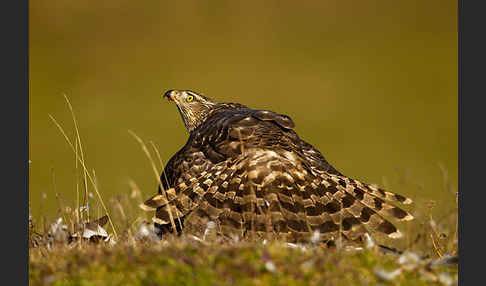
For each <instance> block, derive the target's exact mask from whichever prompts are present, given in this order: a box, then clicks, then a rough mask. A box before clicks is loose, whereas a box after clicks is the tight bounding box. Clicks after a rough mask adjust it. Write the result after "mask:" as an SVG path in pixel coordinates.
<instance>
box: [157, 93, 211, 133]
mask: <svg viewBox="0 0 486 286" xmlns="http://www.w3.org/2000/svg"><path fill="white" fill-rule="evenodd" d="M163 97H166V98H167V99H168V100H169V101H173V102H175V104H176V105H177V109H179V112H180V113H181V116H182V120H183V121H184V125H186V128H187V130H188V131H189V132H191V131H192V130H194V129H196V127H198V126H199V125H200V124H201V123H203V122H204V121H205V120H206V119H207V118H208V116H209V114H210V112H211V110H212V108H213V107H214V105H216V102H214V101H212V100H211V99H209V98H207V97H206V96H204V95H202V94H198V93H195V92H193V91H190V90H175V89H171V90H169V91H166V92H165V93H164V95H163Z"/></svg>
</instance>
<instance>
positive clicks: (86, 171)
mask: <svg viewBox="0 0 486 286" xmlns="http://www.w3.org/2000/svg"><path fill="white" fill-rule="evenodd" d="M49 117H50V118H51V120H52V121H53V122H54V124H56V126H57V128H59V130H60V131H61V133H62V135H63V136H64V138H65V139H66V141H67V142H68V144H69V146H70V147H71V149H72V150H73V152H76V149H75V148H74V145H73V143H72V142H71V140H69V137H68V136H67V135H66V132H64V129H63V128H62V126H61V125H60V124H59V123H58V122H57V121H56V119H54V117H53V116H52V115H50V114H49ZM77 159H78V161H79V163H80V164H81V166H83V169H84V172H85V174H86V176H87V178H88V179H89V181H90V182H91V184H92V185H93V187H94V190H95V192H96V195H98V198H99V199H100V203H101V206H102V207H103V209H104V211H105V212H106V214H107V215H108V220H109V222H110V226H111V228H112V229H113V234H114V235H115V239H118V235H117V232H116V229H115V226H114V225H113V221H112V220H111V215H110V214H109V212H108V209H107V208H106V205H105V203H104V202H103V198H102V197H101V194H100V192H99V191H98V187H97V186H96V183H95V181H94V180H93V178H92V177H91V175H90V174H89V171H88V168H86V166H85V164H84V161H83V160H82V159H81V158H79V157H77Z"/></svg>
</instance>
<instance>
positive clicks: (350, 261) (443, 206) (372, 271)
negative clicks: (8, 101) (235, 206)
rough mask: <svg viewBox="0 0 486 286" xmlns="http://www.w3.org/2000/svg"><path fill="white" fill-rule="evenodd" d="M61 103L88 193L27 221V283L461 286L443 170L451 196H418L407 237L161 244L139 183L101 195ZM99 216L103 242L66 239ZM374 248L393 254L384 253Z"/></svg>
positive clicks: (184, 238)
mask: <svg viewBox="0 0 486 286" xmlns="http://www.w3.org/2000/svg"><path fill="white" fill-rule="evenodd" d="M66 101H67V103H68V106H69V108H70V110H71V114H72V117H73V121H74V123H75V128H76V133H75V134H76V138H75V139H74V140H70V139H69V137H68V136H67V135H66V133H65V132H64V130H63V128H62V126H61V125H60V124H59V123H57V121H56V120H55V119H54V117H52V116H51V119H52V120H53V121H54V123H55V124H56V125H57V126H58V128H59V130H60V131H61V133H62V134H63V136H64V138H65V139H66V141H67V142H68V144H69V146H70V148H71V149H72V150H73V152H75V158H76V160H77V161H76V163H79V165H80V166H81V168H80V169H78V171H79V172H80V175H79V176H77V177H76V178H77V180H78V181H79V183H80V184H81V185H82V187H83V189H84V199H83V203H82V204H83V205H81V203H80V199H79V184H77V185H76V192H77V196H76V198H77V199H76V202H73V204H72V207H71V206H69V205H64V204H63V202H62V200H60V199H59V194H58V193H56V199H57V200H58V205H59V206H58V212H57V214H56V217H54V218H50V219H48V218H46V217H45V216H44V217H42V218H41V219H35V218H31V219H30V221H29V226H30V232H29V233H30V235H29V241H30V247H29V281H30V285H431V284H436V285H456V284H457V275H458V271H457V269H458V268H457V261H454V258H455V257H457V255H458V253H457V247H458V237H457V207H456V206H457V194H456V193H454V191H453V188H452V187H451V184H450V182H449V180H448V176H447V172H446V170H445V169H444V168H441V172H442V174H443V177H444V186H443V189H444V190H445V191H446V192H447V194H448V195H447V196H446V198H448V200H449V201H441V202H440V203H436V202H420V201H418V202H417V203H416V204H415V205H414V208H415V209H412V210H411V211H412V213H413V215H414V216H415V217H416V219H415V220H414V221H412V222H409V223H407V224H400V225H399V227H400V229H401V230H402V232H403V233H404V238H402V239H400V240H391V239H387V238H383V237H379V236H376V237H373V239H371V240H368V241H367V242H366V243H364V244H363V245H348V244H346V243H345V244H343V246H342V247H329V246H327V245H325V244H320V243H309V244H290V243H286V242H285V241H281V240H271V241H261V240H256V239H252V238H251V237H252V236H251V235H250V236H249V237H250V238H248V239H246V240H242V241H237V240H233V239H228V238H224V237H222V236H214V235H207V236H205V237H195V236H192V235H190V234H182V235H180V236H175V235H173V236H167V237H164V239H162V240H159V239H156V238H155V237H154V235H153V226H152V224H151V221H150V216H151V215H152V214H151V213H145V212H143V211H142V210H140V209H139V208H138V205H139V204H140V203H141V202H142V201H143V200H144V199H145V198H143V197H142V195H141V192H140V190H139V188H138V186H137V184H136V183H135V182H133V181H131V182H130V186H129V187H130V190H129V192H125V193H122V194H119V195H117V196H115V197H112V198H110V199H109V200H108V201H106V202H104V201H103V197H102V195H101V192H100V190H99V189H98V187H97V184H96V173H95V172H94V170H93V171H92V172H90V171H89V168H88V166H87V163H86V162H85V160H84V155H83V154H84V153H83V152H84V151H82V150H83V148H82V146H81V138H80V134H79V131H78V130H77V123H76V119H75V116H74V112H73V110H72V107H71V105H70V103H69V100H68V99H67V97H66ZM132 135H133V137H135V139H136V140H137V141H138V142H139V143H140V145H141V147H142V150H143V151H144V153H145V154H146V155H147V157H148V159H149V160H150V163H151V165H152V168H153V170H154V174H155V175H156V177H157V180H158V181H159V180H160V179H159V177H158V175H159V174H160V173H161V169H162V165H163V164H162V161H161V160H160V155H159V153H158V150H157V148H156V146H155V145H154V144H153V143H151V145H152V147H153V149H154V152H155V153H156V154H157V157H158V158H159V163H160V164H159V165H160V166H159V168H160V169H158V167H157V164H155V162H154V160H153V159H152V156H151V154H150V152H149V150H148V148H147V147H146V146H145V144H144V143H143V141H142V140H141V139H140V138H139V137H138V136H136V135H135V134H134V133H132ZM88 183H91V184H90V185H88ZM159 183H160V182H159ZM402 183H406V182H402ZM90 190H92V191H94V192H95V193H96V195H97V196H96V197H94V195H92V193H91V192H90ZM437 191H441V190H437ZM90 198H91V200H90ZM416 201H417V200H416ZM88 202H89V207H87V206H88ZM85 204H86V205H85ZM451 205H452V206H453V207H450V206H451ZM438 208H439V209H440V210H441V211H440V212H439V213H441V214H443V215H442V216H440V217H439V218H438V219H437V218H435V217H434V215H433V213H434V212H433V210H436V209H438ZM104 215H107V218H108V221H109V225H110V230H111V231H110V235H111V236H110V237H108V238H107V239H106V241H104V240H101V241H99V242H92V241H91V242H90V241H89V240H74V241H71V242H70V239H69V237H70V236H72V235H73V234H75V233H77V234H80V233H82V232H83V231H84V227H81V228H80V227H76V226H79V225H82V226H84V224H83V222H86V221H93V218H97V217H101V216H104ZM207 230H209V229H207ZM379 245H386V246H390V247H393V248H394V249H396V250H398V251H386V250H385V249H384V248H383V247H380V246H379ZM451 257H452V258H451Z"/></svg>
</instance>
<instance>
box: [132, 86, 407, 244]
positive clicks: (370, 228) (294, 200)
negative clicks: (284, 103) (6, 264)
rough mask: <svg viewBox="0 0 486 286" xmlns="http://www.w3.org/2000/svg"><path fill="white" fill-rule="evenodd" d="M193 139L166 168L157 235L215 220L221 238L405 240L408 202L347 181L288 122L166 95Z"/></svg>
mask: <svg viewBox="0 0 486 286" xmlns="http://www.w3.org/2000/svg"><path fill="white" fill-rule="evenodd" d="M163 97H165V98H167V99H168V100H169V101H172V102H174V103H175V104H176V106H177V109H178V110H179V112H180V114H181V116H182V120H183V121H184V125H185V127H186V128H187V131H188V132H189V139H188V140H187V142H186V144H185V145H184V147H182V148H181V149H180V150H179V151H178V152H177V153H176V154H175V155H174V156H173V157H172V158H171V159H170V160H169V162H168V163H167V165H166V166H165V168H164V172H163V174H162V175H161V183H162V187H163V188H161V186H159V190H158V193H157V194H156V195H155V196H153V197H152V198H150V199H148V200H147V201H146V202H145V203H143V204H142V205H141V207H142V208H143V209H144V210H148V211H149V210H155V217H154V218H153V220H154V222H155V225H156V229H157V230H159V235H162V234H164V233H167V232H173V231H174V229H175V230H176V231H177V232H178V233H179V232H181V231H183V230H184V231H186V230H187V229H192V230H194V231H203V230H204V228H205V223H204V222H209V221H212V222H213V223H215V225H216V229H217V231H218V232H219V233H221V234H223V235H228V236H232V235H238V236H240V237H242V236H245V235H247V234H248V233H254V234H260V235H268V234H272V235H276V236H279V237H280V236H283V237H285V238H286V239H287V240H288V241H289V240H290V241H305V240H308V239H310V237H312V236H313V235H316V233H317V234H319V239H320V240H323V241H332V240H335V239H337V238H338V236H342V237H344V238H345V239H349V240H357V239H360V237H362V236H363V235H364V234H365V233H368V232H378V233H383V234H385V235H387V236H388V237H391V238H398V237H400V236H401V233H400V231H399V230H398V229H397V228H396V227H395V226H394V225H393V224H392V223H391V222H390V221H389V218H393V219H396V220H398V221H408V220H411V219H413V216H412V215H411V214H409V213H408V212H407V211H405V210H403V209H402V208H400V207H397V206H395V204H410V203H412V200H411V199H409V198H406V197H404V196H401V195H399V194H395V193H392V192H388V191H385V190H382V189H381V188H378V187H376V186H374V185H370V184H366V183H363V182H360V181H358V180H355V179H352V178H349V177H346V176H345V175H343V174H342V173H341V172H339V171H338V170H336V169H335V168H334V167H333V166H331V165H330V164H329V163H328V162H327V161H326V159H325V158H324V156H323V155H322V154H321V153H320V152H319V151H318V150H317V149H316V148H314V147H313V146H312V145H311V144H309V143H307V142H306V141H304V140H302V139H301V138H300V137H299V136H298V135H297V133H296V132H295V130H294V126H295V125H294V122H293V121H292V119H291V118H290V117H289V116H286V115H283V114H278V113H275V112H272V111H268V110H254V109H251V108H249V107H246V106H244V105H241V104H238V103H218V102H215V101H213V100H211V99H210V98H208V97H206V96H204V95H202V94H199V93H196V92H193V91H190V90H180V91H179V90H169V91H167V92H165V93H164V95H163Z"/></svg>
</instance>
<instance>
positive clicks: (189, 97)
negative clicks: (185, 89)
mask: <svg viewBox="0 0 486 286" xmlns="http://www.w3.org/2000/svg"><path fill="white" fill-rule="evenodd" d="M193 100H194V96H192V95H188V96H187V97H186V101H187V102H191V101H193Z"/></svg>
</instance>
